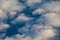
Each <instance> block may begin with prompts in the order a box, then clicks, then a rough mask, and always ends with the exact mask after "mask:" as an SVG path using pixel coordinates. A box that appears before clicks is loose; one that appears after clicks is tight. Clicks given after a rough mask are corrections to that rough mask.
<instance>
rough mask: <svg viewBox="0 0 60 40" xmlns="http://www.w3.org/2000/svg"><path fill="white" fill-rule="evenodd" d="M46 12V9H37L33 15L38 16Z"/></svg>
mask: <svg viewBox="0 0 60 40" xmlns="http://www.w3.org/2000/svg"><path fill="white" fill-rule="evenodd" d="M43 12H44V9H41V8H38V9H36V10H35V11H33V13H32V14H33V15H36V14H39V15H40V14H42V13H43Z"/></svg>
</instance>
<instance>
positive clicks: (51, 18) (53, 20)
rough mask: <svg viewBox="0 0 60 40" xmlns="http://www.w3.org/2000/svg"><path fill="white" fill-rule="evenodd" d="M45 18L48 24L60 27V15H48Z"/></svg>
mask: <svg viewBox="0 0 60 40" xmlns="http://www.w3.org/2000/svg"><path fill="white" fill-rule="evenodd" d="M45 16H46V20H47V21H48V24H50V25H53V26H60V18H59V14H57V13H48V14H46V15H45Z"/></svg>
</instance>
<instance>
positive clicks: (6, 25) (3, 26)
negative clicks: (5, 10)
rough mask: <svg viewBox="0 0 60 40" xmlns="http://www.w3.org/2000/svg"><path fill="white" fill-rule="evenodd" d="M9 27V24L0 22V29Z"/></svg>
mask: <svg viewBox="0 0 60 40" xmlns="http://www.w3.org/2000/svg"><path fill="white" fill-rule="evenodd" d="M8 27H9V24H4V23H0V30H3V29H6V28H8Z"/></svg>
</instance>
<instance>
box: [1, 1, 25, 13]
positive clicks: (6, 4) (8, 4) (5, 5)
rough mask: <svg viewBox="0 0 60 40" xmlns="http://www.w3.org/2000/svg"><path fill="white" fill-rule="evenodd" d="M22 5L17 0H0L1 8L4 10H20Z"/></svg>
mask: <svg viewBox="0 0 60 40" xmlns="http://www.w3.org/2000/svg"><path fill="white" fill-rule="evenodd" d="M23 8H24V6H23V5H22V4H21V3H18V2H17V0H2V1H1V9H3V10H5V11H9V12H11V11H21V10H22V9H23Z"/></svg>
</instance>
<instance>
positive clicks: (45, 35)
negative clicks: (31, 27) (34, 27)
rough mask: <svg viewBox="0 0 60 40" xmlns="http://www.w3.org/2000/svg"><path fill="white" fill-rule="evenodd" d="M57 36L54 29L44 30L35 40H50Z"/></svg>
mask: <svg viewBox="0 0 60 40" xmlns="http://www.w3.org/2000/svg"><path fill="white" fill-rule="evenodd" d="M55 35H56V34H55V30H54V29H42V30H41V31H39V33H37V35H36V37H35V39H34V40H48V39H49V38H51V37H54V36H55Z"/></svg>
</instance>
